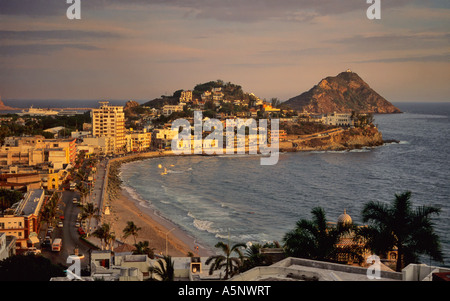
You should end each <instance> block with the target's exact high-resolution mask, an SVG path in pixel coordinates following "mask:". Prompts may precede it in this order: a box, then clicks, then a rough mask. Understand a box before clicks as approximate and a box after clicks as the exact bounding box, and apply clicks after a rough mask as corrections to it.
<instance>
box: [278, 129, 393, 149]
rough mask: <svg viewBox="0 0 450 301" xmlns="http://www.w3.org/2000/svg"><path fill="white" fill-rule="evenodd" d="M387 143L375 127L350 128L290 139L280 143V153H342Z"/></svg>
mask: <svg viewBox="0 0 450 301" xmlns="http://www.w3.org/2000/svg"><path fill="white" fill-rule="evenodd" d="M384 143H385V141H384V140H383V135H382V134H381V132H380V131H378V129H377V128H376V127H374V126H368V127H365V128H350V129H345V130H344V129H343V130H337V131H333V132H327V133H323V134H317V135H309V136H307V137H301V136H300V137H299V136H295V137H288V139H287V141H283V142H280V151H287V152H296V151H341V150H352V149H359V148H363V147H376V146H381V145H383V144H384Z"/></svg>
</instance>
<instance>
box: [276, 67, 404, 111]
mask: <svg viewBox="0 0 450 301" xmlns="http://www.w3.org/2000/svg"><path fill="white" fill-rule="evenodd" d="M284 104H285V105H287V106H289V107H290V108H292V109H294V110H297V111H303V110H304V111H307V112H310V113H332V112H338V113H342V112H352V111H355V112H359V113H379V114H384V113H401V111H400V110H399V109H398V108H397V107H395V106H394V105H392V104H391V103H390V102H389V101H387V100H386V99H385V98H383V97H382V96H380V95H379V94H378V93H377V92H375V91H374V90H373V89H372V88H370V86H369V85H368V84H367V83H366V82H365V81H364V80H363V79H362V78H361V77H359V76H358V74H356V73H354V72H351V71H349V70H348V71H346V72H342V73H340V74H338V75H337V76H334V77H333V76H330V77H327V78H324V79H322V80H321V81H320V82H319V83H318V84H317V85H315V86H314V87H313V88H311V89H310V90H309V91H307V92H304V93H302V94H301V95H298V96H296V97H293V98H291V99H289V100H287V101H286V102H284Z"/></svg>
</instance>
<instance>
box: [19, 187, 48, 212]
mask: <svg viewBox="0 0 450 301" xmlns="http://www.w3.org/2000/svg"><path fill="white" fill-rule="evenodd" d="M43 200H44V190H43V189H36V190H31V191H29V192H27V193H26V194H25V198H24V199H23V200H22V201H21V202H20V204H19V206H18V207H17V209H16V212H15V214H17V215H30V214H36V215H37V212H38V211H39V210H40V208H41V205H42V201H43Z"/></svg>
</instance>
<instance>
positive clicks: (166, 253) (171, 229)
mask: <svg viewBox="0 0 450 301" xmlns="http://www.w3.org/2000/svg"><path fill="white" fill-rule="evenodd" d="M173 230H175V228H173V229H171V230H169V231H168V232H167V233H166V256H167V236H168V235H169V233H170V232H172V231H173Z"/></svg>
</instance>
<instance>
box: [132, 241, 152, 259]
mask: <svg viewBox="0 0 450 301" xmlns="http://www.w3.org/2000/svg"><path fill="white" fill-rule="evenodd" d="M134 247H135V250H134V251H133V254H145V255H147V256H148V257H150V258H153V257H155V253H154V250H155V248H150V247H149V242H148V241H147V240H146V241H140V242H138V243H137V244H134Z"/></svg>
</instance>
